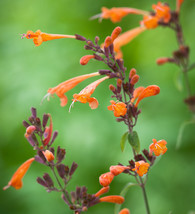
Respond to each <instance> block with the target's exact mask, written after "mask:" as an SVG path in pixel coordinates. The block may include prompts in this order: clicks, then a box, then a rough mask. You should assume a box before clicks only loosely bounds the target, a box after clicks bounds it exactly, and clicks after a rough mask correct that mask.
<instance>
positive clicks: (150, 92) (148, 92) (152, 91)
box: [135, 85, 160, 107]
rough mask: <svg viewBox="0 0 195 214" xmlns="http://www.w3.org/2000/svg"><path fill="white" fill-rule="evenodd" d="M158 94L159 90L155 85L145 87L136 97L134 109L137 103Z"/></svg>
mask: <svg viewBox="0 0 195 214" xmlns="http://www.w3.org/2000/svg"><path fill="white" fill-rule="evenodd" d="M159 93H160V88H159V87H158V86H157V85H150V86H148V87H146V88H145V89H144V90H143V91H142V92H141V93H140V94H139V96H138V99H137V102H136V103H135V107H137V106H138V104H139V102H140V101H141V100H142V99H144V98H146V97H150V96H155V95H157V94H159Z"/></svg>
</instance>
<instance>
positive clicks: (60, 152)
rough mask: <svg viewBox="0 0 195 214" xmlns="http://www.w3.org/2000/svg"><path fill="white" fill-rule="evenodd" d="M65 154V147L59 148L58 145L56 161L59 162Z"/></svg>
mask: <svg viewBox="0 0 195 214" xmlns="http://www.w3.org/2000/svg"><path fill="white" fill-rule="evenodd" d="M65 154H66V151H65V149H61V148H60V146H58V149H57V160H58V163H59V162H61V161H62V160H63V159H64V158H65Z"/></svg>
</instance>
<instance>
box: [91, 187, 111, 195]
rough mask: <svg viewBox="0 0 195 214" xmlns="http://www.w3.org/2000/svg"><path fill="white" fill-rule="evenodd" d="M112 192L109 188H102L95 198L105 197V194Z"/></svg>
mask: <svg viewBox="0 0 195 214" xmlns="http://www.w3.org/2000/svg"><path fill="white" fill-rule="evenodd" d="M109 190H110V187H109V186H106V187H102V188H101V189H100V190H99V191H98V192H97V193H96V194H95V197H99V196H100V195H103V194H105V193H107V192H108V191H109Z"/></svg>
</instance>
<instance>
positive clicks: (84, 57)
mask: <svg viewBox="0 0 195 214" xmlns="http://www.w3.org/2000/svg"><path fill="white" fill-rule="evenodd" d="M94 58H95V56H94V55H85V56H83V57H82V58H81V59H80V64H81V65H87V63H88V62H89V60H90V59H94Z"/></svg>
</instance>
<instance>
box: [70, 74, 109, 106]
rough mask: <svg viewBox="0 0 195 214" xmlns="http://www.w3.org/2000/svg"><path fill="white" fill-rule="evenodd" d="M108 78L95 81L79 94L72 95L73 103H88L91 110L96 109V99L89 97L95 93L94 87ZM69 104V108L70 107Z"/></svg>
mask: <svg viewBox="0 0 195 214" xmlns="http://www.w3.org/2000/svg"><path fill="white" fill-rule="evenodd" d="M108 78H109V77H108V76H106V77H103V78H101V79H99V80H96V81H95V82H93V83H91V84H90V85H88V86H87V87H85V88H84V89H83V90H82V91H81V92H80V93H79V94H74V95H73V97H74V99H73V102H72V104H73V103H74V102H77V101H79V102H81V103H89V106H90V107H91V109H96V108H97V107H98V101H97V99H96V98H94V97H91V95H92V94H93V92H94V91H95V89H96V87H97V86H98V85H99V84H100V83H101V82H103V81H104V80H106V79H108ZM72 104H71V106H72Z"/></svg>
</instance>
